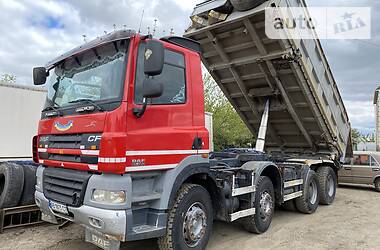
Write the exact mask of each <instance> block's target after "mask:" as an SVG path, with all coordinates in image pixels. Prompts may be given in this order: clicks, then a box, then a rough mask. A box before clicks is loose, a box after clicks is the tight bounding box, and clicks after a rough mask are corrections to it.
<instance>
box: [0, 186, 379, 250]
mask: <svg viewBox="0 0 380 250" xmlns="http://www.w3.org/2000/svg"><path fill="white" fill-rule="evenodd" d="M379 197H380V193H376V192H375V191H373V190H372V189H371V188H367V187H348V186H345V187H340V188H339V189H338V193H337V197H336V201H335V203H334V204H333V205H332V206H320V207H319V208H318V211H317V212H316V213H315V214H312V215H303V214H300V213H296V212H287V211H281V210H277V211H276V215H275V218H274V219H273V222H272V226H271V227H270V229H269V231H268V232H267V233H265V234H263V235H253V234H249V233H247V232H245V231H244V230H243V229H242V227H241V226H240V225H239V224H238V223H234V224H226V223H221V222H216V223H215V224H214V231H213V235H212V238H211V240H210V242H209V245H208V249H210V250H214V249H215V250H216V249H218V250H221V249H233V248H236V247H238V248H239V250H245V249H276V250H278V249H318V250H319V249H380V237H379V234H380V199H379ZM83 235H84V230H83V229H82V228H81V227H80V226H77V225H70V226H68V227H66V228H64V229H62V230H57V227H56V226H39V227H34V228H26V229H21V230H20V229H17V230H11V231H6V232H5V233H4V234H2V235H0V249H28V250H29V249H33V250H38V249H54V250H65V249H70V250H79V249H94V250H95V249H97V248H96V247H95V246H92V245H91V244H88V243H85V242H84V241H83V237H84V236H83ZM122 249H125V250H132V249H147V250H151V249H152V250H155V249H157V246H156V244H155V241H154V240H147V241H141V242H131V243H127V244H123V245H122Z"/></svg>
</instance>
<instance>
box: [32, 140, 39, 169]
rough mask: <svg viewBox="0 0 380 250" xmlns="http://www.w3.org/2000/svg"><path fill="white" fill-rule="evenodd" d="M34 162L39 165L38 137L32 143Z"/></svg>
mask: <svg viewBox="0 0 380 250" xmlns="http://www.w3.org/2000/svg"><path fill="white" fill-rule="evenodd" d="M32 152H33V161H34V162H35V163H38V136H37V135H35V136H34V137H33V141H32Z"/></svg>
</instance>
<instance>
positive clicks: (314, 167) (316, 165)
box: [309, 161, 340, 178]
mask: <svg viewBox="0 0 380 250" xmlns="http://www.w3.org/2000/svg"><path fill="white" fill-rule="evenodd" d="M309 166H310V169H311V170H314V171H315V172H317V171H318V169H319V168H321V167H330V168H331V169H332V170H333V171H334V173H335V175H336V177H337V178H338V172H339V170H340V167H338V166H337V163H334V162H332V161H331V162H330V161H322V162H318V163H312V164H309Z"/></svg>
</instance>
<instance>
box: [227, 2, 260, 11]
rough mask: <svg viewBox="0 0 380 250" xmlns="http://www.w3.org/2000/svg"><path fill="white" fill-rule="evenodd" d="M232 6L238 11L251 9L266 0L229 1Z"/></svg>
mask: <svg viewBox="0 0 380 250" xmlns="http://www.w3.org/2000/svg"><path fill="white" fill-rule="evenodd" d="M230 1H231V4H232V6H233V7H234V8H235V9H236V10H238V11H247V10H250V9H253V8H255V7H257V6H259V5H260V4H262V3H264V2H266V1H267V0H230Z"/></svg>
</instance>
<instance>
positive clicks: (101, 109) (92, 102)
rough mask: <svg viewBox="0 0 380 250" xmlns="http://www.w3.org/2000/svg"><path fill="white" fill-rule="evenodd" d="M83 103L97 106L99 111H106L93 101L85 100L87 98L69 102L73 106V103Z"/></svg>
mask: <svg viewBox="0 0 380 250" xmlns="http://www.w3.org/2000/svg"><path fill="white" fill-rule="evenodd" d="M81 102H85V103H89V104H91V105H93V106H95V107H96V108H97V109H98V110H99V111H104V109H103V108H102V107H100V106H99V105H98V104H96V103H95V102H94V101H93V100H91V99H85V98H83V99H77V100H74V101H71V102H69V103H71V104H72V103H81Z"/></svg>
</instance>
